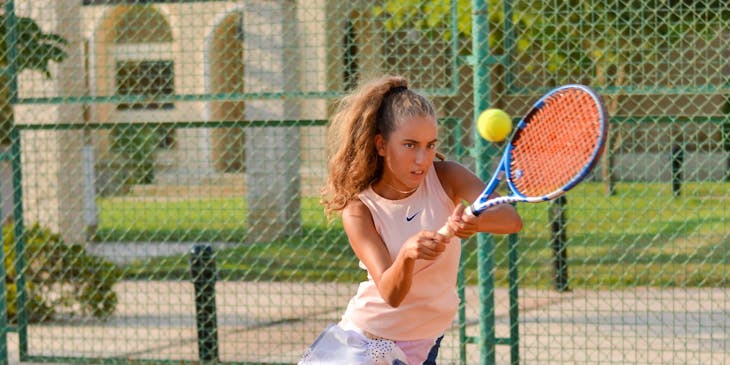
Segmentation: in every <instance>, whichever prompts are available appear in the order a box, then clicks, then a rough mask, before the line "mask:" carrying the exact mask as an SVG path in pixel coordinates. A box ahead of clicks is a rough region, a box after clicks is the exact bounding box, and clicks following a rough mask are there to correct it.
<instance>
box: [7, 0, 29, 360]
mask: <svg viewBox="0 0 730 365" xmlns="http://www.w3.org/2000/svg"><path fill="white" fill-rule="evenodd" d="M5 21H6V23H5V29H6V33H7V35H6V40H5V42H6V45H7V50H6V52H7V55H6V57H7V71H6V72H7V73H6V75H7V77H8V103H10V104H11V105H14V104H17V102H18V64H17V62H18V61H17V56H18V50H17V43H18V27H17V25H18V24H17V17H16V14H15V1H13V0H8V1H7V2H6V3H5ZM10 142H11V154H12V169H13V203H14V209H13V222H14V227H13V230H14V235H15V245H14V250H15V262H14V266H15V290H16V307H17V310H16V323H17V331H18V353H19V358H20V360H21V361H23V360H25V359H26V357H27V356H28V316H27V313H26V303H27V301H28V292H27V288H26V287H25V254H24V253H25V228H24V226H23V194H22V176H21V168H22V167H21V161H20V132H19V131H18V128H17V127H16V126H15V123H14V122H13V124H12V129H11V131H10Z"/></svg>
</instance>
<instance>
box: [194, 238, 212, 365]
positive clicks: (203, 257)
mask: <svg viewBox="0 0 730 365" xmlns="http://www.w3.org/2000/svg"><path fill="white" fill-rule="evenodd" d="M190 274H191V276H192V280H193V285H194V286H195V325H196V327H197V329H198V358H199V359H200V361H201V362H213V361H218V320H217V316H216V308H215V282H216V268H215V258H214V256H213V247H211V246H210V245H209V244H197V245H194V246H193V249H192V251H191V253H190Z"/></svg>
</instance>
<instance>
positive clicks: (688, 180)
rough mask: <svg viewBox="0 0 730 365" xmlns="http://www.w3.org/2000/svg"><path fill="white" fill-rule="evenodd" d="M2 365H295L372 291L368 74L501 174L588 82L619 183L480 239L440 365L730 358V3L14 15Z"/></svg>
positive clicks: (43, 1)
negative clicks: (503, 126)
mask: <svg viewBox="0 0 730 365" xmlns="http://www.w3.org/2000/svg"><path fill="white" fill-rule="evenodd" d="M0 22H2V26H0V83H2V85H0V166H1V167H2V168H0V198H1V199H0V211H1V212H2V217H1V218H2V222H3V243H4V249H3V251H2V257H1V259H2V260H0V262H2V264H3V265H2V266H0V276H2V277H3V278H4V280H3V281H2V282H1V283H2V284H0V293H3V295H2V296H0V363H9V362H18V363H35V362H54V363H74V364H76V363H88V364H92V363H102V364H126V363H145V364H148V363H159V364H173V363H174V364H180V363H184V364H197V363H225V364H254V363H255V364H291V363H296V362H297V360H298V359H299V357H300V356H301V355H302V353H303V351H304V350H305V349H306V347H307V346H308V345H309V344H310V343H311V342H312V341H313V340H314V339H315V338H316V336H317V335H318V334H319V332H320V331H321V330H322V329H324V328H325V327H326V325H327V324H329V323H333V322H337V321H338V320H339V319H340V316H341V315H342V311H343V310H344V308H345V306H346V305H347V303H348V301H349V299H350V297H351V296H352V295H353V294H354V293H355V291H356V290H357V285H358V283H359V282H360V281H362V280H364V279H365V273H364V271H363V270H361V269H359V267H358V262H357V259H356V257H355V256H354V254H353V253H352V250H351V249H350V247H349V244H348V242H347V238H346V236H345V235H344V234H343V232H342V227H341V223H340V222H339V220H338V219H336V218H335V219H333V220H332V219H328V218H327V217H326V216H325V215H324V212H323V207H322V205H321V204H320V201H319V200H320V188H321V187H322V185H323V183H324V181H325V179H326V174H327V172H326V164H327V151H326V149H325V146H326V144H327V133H326V132H327V123H328V120H329V118H330V116H331V113H332V111H333V110H334V105H335V103H336V102H337V99H338V98H340V97H341V96H343V95H345V94H346V92H347V91H348V90H350V89H352V88H353V87H355V86H356V85H357V84H358V83H359V82H360V81H363V80H366V79H368V78H369V77H371V76H374V75H380V74H399V75H403V76H404V77H406V78H408V79H409V80H410V83H411V85H412V86H413V87H415V88H416V89H418V90H419V91H421V92H423V93H424V94H426V95H428V96H429V98H431V99H432V101H433V102H434V105H435V107H436V109H437V114H438V117H439V133H440V138H439V143H440V146H439V149H440V151H441V152H444V153H445V155H446V156H447V157H448V158H451V159H454V160H457V161H460V162H461V163H463V164H464V165H466V166H469V167H471V168H473V169H474V170H475V171H477V172H478V173H479V175H480V176H481V177H482V178H484V179H487V178H488V174H490V173H491V172H492V171H493V169H491V168H489V166H490V163H491V164H494V163H496V162H497V161H496V158H497V156H499V155H500V153H501V150H502V148H503V147H504V146H503V145H500V144H490V143H488V142H486V141H484V140H482V139H480V138H479V137H477V135H476V134H475V133H474V123H473V121H474V119H475V117H476V116H477V115H478V114H479V112H481V111H482V110H483V109H486V108H489V107H498V108H501V109H504V110H505V111H507V112H508V113H509V114H510V115H512V116H513V118H514V119H515V120H518V119H519V117H520V115H522V114H523V113H524V112H525V111H526V110H527V109H528V108H529V106H530V105H531V104H532V102H534V101H535V100H536V99H537V98H538V97H539V96H540V95H541V94H542V93H543V92H545V91H547V90H549V89H551V88H553V87H555V86H558V85H562V84H566V83H582V84H587V85H590V86H591V87H593V88H594V89H596V90H598V91H599V92H600V93H601V94H602V96H603V98H604V100H605V102H606V107H607V109H608V111H609V114H610V115H611V135H610V138H609V145H608V148H607V151H606V154H605V156H604V158H603V160H602V161H601V164H600V166H599V167H598V168H597V169H596V171H595V172H594V173H593V175H592V176H590V177H589V178H588V179H587V181H586V182H584V183H583V184H581V185H580V186H578V187H576V188H575V189H574V190H572V191H571V192H570V193H569V194H568V195H567V196H566V197H565V199H562V200H560V201H558V202H555V203H549V204H534V205H528V204H525V205H518V207H517V209H518V211H519V212H520V214H521V215H522V217H523V220H524V222H525V225H524V229H523V230H522V232H520V234H519V235H510V236H493V237H492V236H487V235H479V236H478V237H474V238H472V239H469V240H467V241H465V242H463V255H462V261H461V270H460V273H459V279H458V282H459V285H458V292H459V295H460V298H461V299H462V300H461V305H460V307H459V313H458V316H457V317H456V318H455V319H454V323H453V326H452V328H450V329H449V330H448V331H447V333H446V334H445V337H444V340H443V342H442V346H441V350H440V354H439V363H443V364H477V363H479V364H507V363H509V364H515V365H516V364H538V363H539V364H565V363H570V364H594V363H620V364H636V365H643V364H647V365H648V364H730V355H728V354H730V335H729V334H730V314H729V313H730V290H728V289H727V288H728V284H729V282H730V271H729V270H730V256H729V255H730V254H728V252H730V88H729V87H728V85H730V81H729V80H728V78H729V76H728V75H730V65H729V64H728V62H727V59H728V55H730V5H727V4H724V3H723V2H718V1H710V0H701V1H693V2H687V1H663V2H644V1H637V0H607V1H591V0H576V1H564V2H560V1H525V0H514V1H509V0H503V1H502V0H473V1H465V0H377V1H354V2H343V1H332V0H290V1H232V0H231V1H226V0H218V1H203V0H199V1H195V0H159V1H154V0H152V1H150V0H98V1H94V0H84V1H63V2H62V1H52V0H35V1H28V0H18V1H12V0H9V1H5V2H4V12H3V13H2V14H0Z"/></svg>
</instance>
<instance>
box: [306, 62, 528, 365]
mask: <svg viewBox="0 0 730 365" xmlns="http://www.w3.org/2000/svg"><path fill="white" fill-rule="evenodd" d="M331 131H332V132H334V135H332V136H330V141H332V142H333V143H334V144H335V145H334V151H332V152H333V155H332V158H331V160H330V162H329V177H328V181H327V185H326V187H325V189H324V191H323V194H324V203H325V206H326V210H327V212H328V213H333V212H339V213H341V215H342V223H343V226H344V229H345V233H346V234H347V237H348V239H349V241H350V245H351V247H352V249H353V251H354V252H355V254H356V255H357V257H358V258H359V259H360V266H361V267H362V268H363V269H365V270H367V274H368V280H367V281H365V282H362V283H361V284H360V287H359V289H358V291H357V293H356V294H355V296H354V297H353V298H352V299H351V300H350V302H349V304H348V306H347V309H346V310H345V313H344V315H343V317H342V321H341V322H340V323H339V324H338V325H336V326H331V327H329V328H328V329H327V330H326V331H325V332H323V334H322V335H321V336H320V337H319V338H318V339H317V341H315V343H314V344H313V345H312V347H311V348H310V349H309V350H308V352H307V353H306V354H305V356H304V358H303V360H302V362H301V363H303V364H304V363H327V362H328V361H329V362H331V363H340V364H345V363H348V364H352V363H369V364H381V363H387V364H403V363H405V364H411V365H415V364H435V363H436V362H435V360H436V356H437V355H438V349H439V344H440V341H441V338H442V337H443V333H444V331H445V330H446V329H447V328H448V327H449V326H450V325H451V323H452V320H453V319H454V315H455V314H456V310H457V305H458V301H459V298H458V296H457V294H456V276H457V269H458V265H459V256H460V254H461V247H460V238H467V237H469V236H471V235H473V234H474V233H476V232H490V233H495V234H508V233H514V232H517V231H519V230H520V229H521V227H522V220H521V219H520V217H519V215H518V214H517V212H516V211H515V209H514V208H513V207H511V206H509V205H503V206H499V207H496V208H493V209H491V210H487V211H485V212H484V213H482V214H481V215H479V217H474V216H472V215H468V214H466V213H465V212H464V206H463V205H462V204H461V202H462V201H463V200H466V201H473V200H474V199H475V198H476V197H477V196H478V195H479V193H481V191H482V190H483V189H484V186H485V184H484V183H483V182H482V181H481V180H480V179H479V178H477V177H476V176H475V175H474V174H473V173H472V172H470V171H469V170H468V169H466V168H465V167H463V166H462V165H460V164H458V163H456V162H452V161H443V159H442V157H441V156H440V155H439V154H438V153H437V152H436V146H437V143H438V137H437V123H436V115H435V112H434V109H433V106H432V105H431V103H430V102H429V101H428V100H426V98H424V97H423V96H421V95H419V94H418V93H416V92H414V91H413V90H411V89H409V88H408V83H407V81H406V80H405V79H403V78H401V77H397V76H389V77H384V78H381V79H378V80H376V81H373V82H371V83H368V84H366V85H363V86H362V87H361V88H360V89H359V90H357V91H356V92H354V93H353V94H351V95H349V96H347V97H345V98H344V99H343V100H342V103H341V105H340V108H339V110H338V112H337V113H336V114H335V116H334V117H333V119H332V126H331ZM437 157H438V159H437V160H435V159H436V158H437ZM446 222H448V225H449V228H450V230H451V231H452V232H455V233H456V237H454V238H452V239H446V238H445V237H443V236H441V235H440V234H438V233H436V231H437V230H438V229H439V228H440V227H441V226H442V225H443V224H444V223H446Z"/></svg>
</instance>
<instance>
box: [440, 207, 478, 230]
mask: <svg viewBox="0 0 730 365" xmlns="http://www.w3.org/2000/svg"><path fill="white" fill-rule="evenodd" d="M477 220H478V218H477V217H475V216H474V215H472V214H467V212H466V206H465V205H464V204H458V205H457V206H456V208H455V209H454V212H453V213H451V216H449V221H448V223H447V224H448V226H449V230H450V231H451V232H454V236H456V237H459V238H462V239H466V238H469V237H471V236H472V235H474V233H477V232H479V227H478V225H477Z"/></svg>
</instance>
